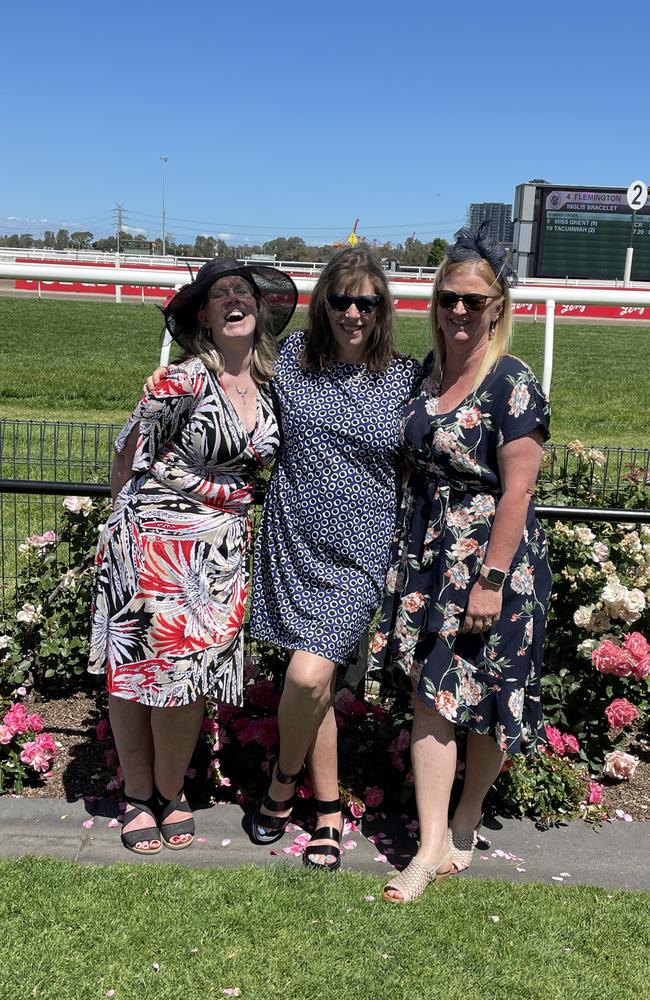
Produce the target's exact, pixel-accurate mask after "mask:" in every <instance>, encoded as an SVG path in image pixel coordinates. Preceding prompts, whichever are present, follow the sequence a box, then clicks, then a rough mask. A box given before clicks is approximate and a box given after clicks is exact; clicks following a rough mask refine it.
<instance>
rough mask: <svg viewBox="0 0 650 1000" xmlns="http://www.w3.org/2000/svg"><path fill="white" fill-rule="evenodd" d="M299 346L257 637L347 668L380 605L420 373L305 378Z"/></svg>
mask: <svg viewBox="0 0 650 1000" xmlns="http://www.w3.org/2000/svg"><path fill="white" fill-rule="evenodd" d="M303 342H304V334H303V333H302V332H301V331H296V332H294V333H292V334H291V335H290V336H289V337H288V338H287V340H286V341H285V343H284V345H283V347H282V351H281V353H280V357H279V360H278V364H277V368H276V374H275V378H274V386H275V390H276V394H277V397H278V401H279V407H280V416H281V426H282V445H281V449H280V455H279V459H278V464H277V467H276V469H275V471H274V473H273V476H272V477H271V482H270V485H269V490H268V493H267V496H266V501H265V503H264V511H263V515H262V522H261V526H260V530H259V533H258V536H257V542H256V557H255V563H254V570H253V605H252V614H251V633H252V635H253V636H254V637H255V638H256V639H262V640H266V641H268V642H271V643H274V644H275V645H278V646H282V647H284V648H285V649H291V650H294V649H300V650H305V651H306V652H311V653H316V654H318V655H319V656H323V657H325V658H327V659H329V660H333V661H335V662H339V663H345V662H346V661H347V660H348V658H349V657H350V654H351V653H352V651H353V650H354V647H355V646H356V644H357V642H358V641H359V638H360V637H361V635H362V634H363V632H364V631H365V630H366V629H367V628H368V626H369V624H370V621H371V619H372V616H373V614H374V612H375V611H376V609H377V607H378V605H379V603H380V601H381V595H382V592H383V586H384V580H385V577H386V569H387V566H388V556H389V551H390V542H391V537H392V535H393V532H394V528H395V518H396V508H397V493H398V486H399V479H400V442H399V424H400V415H401V411H402V407H403V405H404V403H405V402H406V400H407V399H408V398H409V396H410V395H411V394H412V392H413V390H414V387H415V385H416V383H417V380H418V378H419V376H420V366H419V364H418V363H417V362H416V361H414V360H413V359H411V358H396V359H395V360H393V362H392V363H391V365H390V367H389V368H388V370H387V371H385V372H380V373H377V374H371V373H369V372H368V371H367V369H366V368H365V366H364V365H348V364H340V363H335V362H332V363H331V364H330V365H329V367H328V368H327V369H326V370H325V371H324V372H322V373H313V372H309V371H304V370H303V369H302V368H301V367H300V351H301V348H302V345H303Z"/></svg>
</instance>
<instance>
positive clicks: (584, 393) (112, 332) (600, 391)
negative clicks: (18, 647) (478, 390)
mask: <svg viewBox="0 0 650 1000" xmlns="http://www.w3.org/2000/svg"><path fill="white" fill-rule="evenodd" d="M303 319H304V315H303V316H301V315H298V316H297V317H296V318H295V320H294V326H296V327H297V326H300V325H301V323H302V322H303ZM161 329H162V322H161V317H160V313H159V312H158V310H157V309H156V308H155V307H154V306H152V305H145V306H133V305H128V306H127V305H123V306H117V305H114V304H107V303H94V302H67V301H65V302H64V301H42V302H39V301H38V300H35V299H29V300H28V299H11V298H3V299H0V331H2V334H1V336H0V418H2V417H5V418H9V417H11V418H15V417H19V418H23V419H29V418H31V419H43V418H45V419H50V420H74V421H98V422H101V423H117V424H121V423H123V421H124V419H125V416H126V414H127V413H128V412H129V411H130V410H131V408H132V406H133V404H134V402H135V401H136V399H137V398H138V395H139V392H140V388H141V386H142V382H143V379H144V377H145V376H146V374H147V373H149V372H150V371H151V370H152V369H153V368H154V367H155V366H156V363H157V359H158V356H159V352H160V343H161ZM543 337H544V327H543V324H542V323H539V324H534V323H519V322H518V323H517V324H516V327H515V340H514V352H515V353H516V354H518V355H519V356H520V357H522V358H523V359H524V360H525V361H527V362H528V363H529V364H530V365H531V366H532V368H533V369H534V370H535V371H536V372H537V373H538V375H539V376H540V377H541V373H542V359H543ZM399 345H400V347H401V349H402V350H404V351H406V352H408V353H410V354H414V355H415V356H417V357H420V358H421V357H423V356H424V355H425V354H426V353H427V351H428V350H429V332H428V327H427V323H426V320H425V319H424V318H420V317H412V316H408V317H401V318H400V320H399ZM648 385H650V329H649V328H648V327H646V326H642V325H635V326H625V325H623V324H619V325H617V326H611V327H608V326H586V325H585V326H582V325H580V326H578V325H568V324H563V325H562V324H558V326H557V328H556V337H555V363H554V375H553V384H552V387H551V401H552V405H553V422H552V434H553V441H555V442H556V443H558V444H562V443H566V442H567V441H570V440H572V439H574V438H580V439H581V440H583V441H584V442H585V443H587V444H591V445H620V446H624V447H647V446H648V443H649V439H650V433H649V421H648Z"/></svg>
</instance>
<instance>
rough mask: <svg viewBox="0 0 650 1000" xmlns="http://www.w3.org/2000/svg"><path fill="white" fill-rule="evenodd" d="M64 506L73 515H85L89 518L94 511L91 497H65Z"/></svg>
mask: <svg viewBox="0 0 650 1000" xmlns="http://www.w3.org/2000/svg"><path fill="white" fill-rule="evenodd" d="M63 506H64V507H65V509H66V510H67V511H69V512H70V513H71V514H83V516H84V517H88V515H89V514H90V512H91V510H92V509H93V502H92V500H91V499H90V497H65V498H64V500H63Z"/></svg>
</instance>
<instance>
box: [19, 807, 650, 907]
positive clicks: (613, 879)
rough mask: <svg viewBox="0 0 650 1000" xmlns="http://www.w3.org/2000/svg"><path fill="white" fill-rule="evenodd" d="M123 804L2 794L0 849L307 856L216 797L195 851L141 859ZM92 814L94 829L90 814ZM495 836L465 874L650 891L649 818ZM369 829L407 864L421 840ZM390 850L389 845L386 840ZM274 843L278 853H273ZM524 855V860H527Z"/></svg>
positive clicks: (367, 858) (191, 856) (228, 863)
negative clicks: (254, 831)
mask: <svg viewBox="0 0 650 1000" xmlns="http://www.w3.org/2000/svg"><path fill="white" fill-rule="evenodd" d="M116 808H117V807H116V803H115V802H113V801H109V800H106V801H99V802H97V803H94V804H93V805H86V803H85V802H84V801H77V802H66V801H64V800H61V799H25V798H13V797H9V796H4V797H2V798H0V829H1V830H2V836H1V837H0V857H4V858H17V857H21V856H25V855H34V856H46V857H54V858H64V859H67V860H70V861H77V862H80V863H82V864H91V865H110V864H115V863H117V862H129V863H135V864H138V863H142V864H177V865H182V866H187V867H194V868H230V867H239V866H240V865H246V864H256V865H269V864H287V863H289V864H292V865H300V863H301V859H300V858H299V857H293V856H292V855H290V854H285V853H284V851H283V848H284V847H288V846H289V845H290V844H291V843H292V841H293V839H294V837H295V836H296V834H295V833H289V834H285V836H284V838H283V839H282V840H281V841H280V842H279V843H278V844H276V845H274V847H273V848H268V847H256V846H255V845H254V844H252V843H251V842H250V840H249V839H248V836H247V834H246V832H245V830H244V825H243V820H244V813H243V811H242V809H240V808H239V806H235V805H218V806H213V807H211V808H209V809H200V810H197V812H196V813H195V817H196V824H197V840H196V842H195V843H194V845H193V846H192V847H191V848H190V849H189V850H184V851H169V850H165V849H163V850H162V851H161V853H160V854H158V855H156V856H155V857H152V858H146V859H141V858H138V856H137V855H135V854H133V853H131V852H128V851H125V850H124V848H123V847H122V845H121V844H120V839H119V833H120V831H119V826H116V825H113V826H109V823H110V822H111V820H114V818H115V816H116ZM90 820H92V826H91V827H90V828H86V827H84V825H83V824H84V823H88V822H89V821H90ZM483 831H484V833H485V835H486V836H488V837H490V839H491V842H492V843H491V848H490V849H489V850H482V851H477V852H476V854H475V862H474V864H473V865H472V868H471V869H470V871H468V872H466V873H464V874H463V875H461V876H460V877H461V878H478V879H506V880H508V881H510V882H513V883H515V884H516V883H519V882H521V883H525V882H538V883H539V882H541V883H547V884H551V885H553V886H556V887H557V888H558V889H560V888H562V887H563V886H566V885H592V886H599V887H601V888H605V889H633V890H641V891H644V892H649V891H650V875H649V871H648V869H649V864H650V823H625V822H616V823H605V824H604V825H603V826H602V827H601V828H600V830H594V829H593V828H592V827H590V826H588V825H587V824H585V823H583V822H580V821H578V822H575V823H570V824H567V825H566V826H563V827H558V828H553V829H550V830H543V831H540V830H538V829H536V827H535V826H534V824H533V823H532V822H530V821H529V820H515V819H496V820H490V821H489V826H486V827H484V828H483ZM364 833H365V834H370V833H373V834H378V833H381V834H384V835H385V836H387V837H388V838H389V839H390V841H391V843H389V844H387V845H385V846H388V847H389V849H394V850H395V851H396V853H395V855H394V856H393V857H391V861H392V860H396V863H397V864H398V865H400V866H402V865H404V864H405V863H406V860H407V856H408V855H409V854H412V853H413V852H414V851H415V848H416V840H415V838H414V837H413V836H412V835H411V836H409V834H408V832H407V831H406V829H405V823H404V820H403V819H401V818H400V817H399V816H398V815H388V816H386V817H385V818H381V817H377V819H376V820H375V822H374V823H373V824H368V823H364ZM344 840H345V841H349V840H352V841H355V842H356V845H357V846H356V847H355V848H354V849H353V850H347V851H346V852H345V854H344V858H343V868H348V869H352V870H355V871H363V872H372V873H373V874H376V875H379V876H387V875H388V873H389V872H390V871H391V870H392V864H391V863H385V862H381V861H377V860H376V859H377V857H378V855H379V854H380V852H381V850H382V847H381V844H380V846H379V848H378V847H376V846H375V844H373V843H372V842H371V841H369V840H368V839H367V836H364V835H362V834H361V833H357V834H350V835H349V836H346V837H345V838H344ZM383 849H385V847H384V848H383ZM272 852H273V853H272ZM519 859H520V860H519Z"/></svg>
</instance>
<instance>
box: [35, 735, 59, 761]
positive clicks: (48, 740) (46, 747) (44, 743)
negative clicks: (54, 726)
mask: <svg viewBox="0 0 650 1000" xmlns="http://www.w3.org/2000/svg"><path fill="white" fill-rule="evenodd" d="M34 742H35V743H36V746H37V747H40V749H41V750H43V751H44V752H45V753H49V754H50V755H51V756H52V757H53V756H54V754H55V753H56V743H55V742H54V737H53V736H52V735H51V733H39V734H38V736H37V737H36V739H35V741H34Z"/></svg>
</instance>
